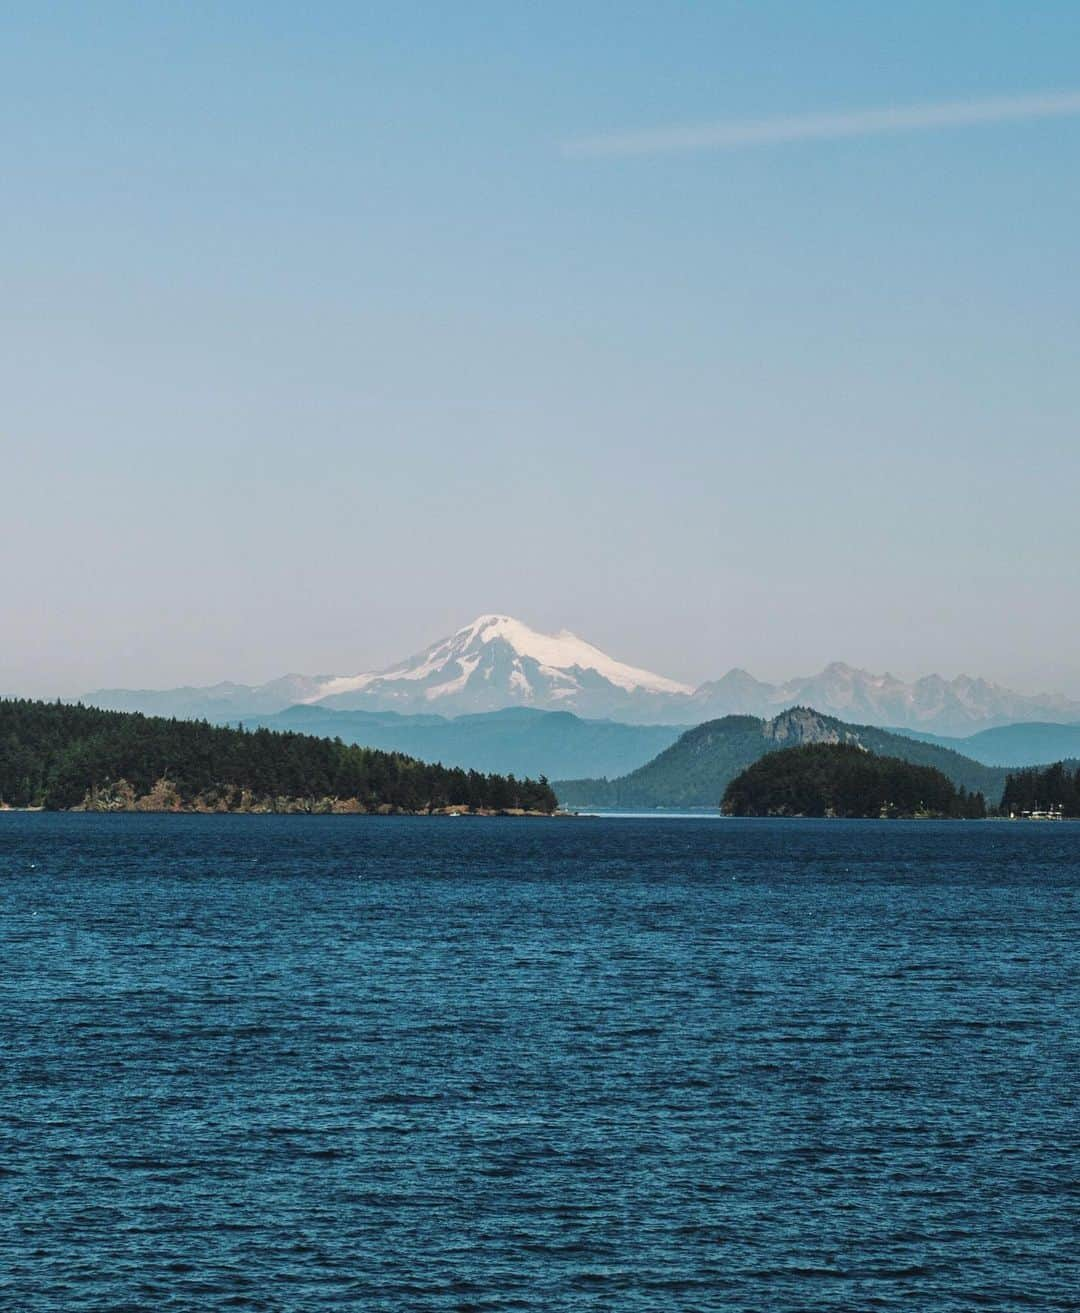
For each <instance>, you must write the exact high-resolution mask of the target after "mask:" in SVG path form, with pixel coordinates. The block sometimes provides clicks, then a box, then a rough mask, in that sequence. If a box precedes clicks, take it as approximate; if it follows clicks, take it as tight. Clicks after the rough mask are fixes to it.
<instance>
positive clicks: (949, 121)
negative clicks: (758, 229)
mask: <svg viewBox="0 0 1080 1313" xmlns="http://www.w3.org/2000/svg"><path fill="white" fill-rule="evenodd" d="M1072 114H1080V91H1053V92H1044V93H1042V94H1040V95H1032V96H999V97H996V98H994V99H990V100H958V101H945V102H944V103H941V102H938V103H934V104H922V105H894V106H891V107H889V108H885V109H862V110H854V111H847V112H845V113H840V114H800V115H791V116H788V117H784V118H767V119H742V120H733V121H726V122H719V123H701V124H698V125H697V126H696V127H694V126H688V127H681V128H656V129H653V130H651V131H645V132H626V133H616V134H613V135H605V136H599V137H582V138H581V139H579V140H577V141H570V142H567V143H566V144H565V145H564V146H563V153H564V154H566V155H570V156H581V157H586V156H603V155H669V154H673V153H675V152H678V151H696V150H740V149H745V148H746V147H749V146H771V145H777V144H779V143H782V142H792V141H836V140H840V139H842V138H845V137H876V136H884V135H886V134H887V133H894V132H918V131H922V130H925V129H929V128H963V127H973V126H975V125H977V124H982V123H1016V122H1020V121H1022V120H1024V119H1051V118H1065V117H1067V116H1069V115H1072Z"/></svg>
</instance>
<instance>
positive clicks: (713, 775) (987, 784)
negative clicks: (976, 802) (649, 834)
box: [554, 707, 1008, 808]
mask: <svg viewBox="0 0 1080 1313" xmlns="http://www.w3.org/2000/svg"><path fill="white" fill-rule="evenodd" d="M812 743H848V744H853V745H854V746H856V747H860V748H865V749H866V750H867V751H868V752H874V753H877V754H878V755H880V756H885V757H899V758H900V759H901V760H902V761H907V762H911V763H912V764H913V765H917V766H933V767H936V768H937V769H938V770H940V771H941V772H942V774H944V775H946V776H947V777H948V778H949V779H950V780H951V781H952V783H953V784H955V785H956V786H957V787H960V786H961V785H962V786H963V787H964V788H965V789H966V790H967V791H968V792H969V793H982V794H983V795H984V797H985V798H986V799H987V801H988V802H989V803H992V804H996V803H997V802H998V800H999V799H1000V797H1001V794H1002V790H1003V789H1004V787H1005V779H1006V776H1007V774H1008V772H1007V771H1006V770H1004V769H1002V768H1000V767H995V766H984V765H982V764H981V763H980V762H976V761H971V760H970V759H969V758H967V757H962V756H961V755H960V754H959V753H957V752H953V751H952V750H951V749H949V748H942V747H939V746H938V745H937V744H935V743H926V742H924V741H923V740H921V739H916V738H911V737H909V736H907V735H904V734H893V733H890V732H889V731H888V730H883V729H879V728H878V727H877V726H874V725H849V724H845V723H844V722H843V721H841V720H837V719H836V718H835V717H834V716H823V715H821V714H820V713H819V712H817V711H814V710H811V709H810V708H807V707H795V708H793V709H791V710H788V711H783V712H781V713H780V715H778V716H774V717H773V718H772V719H771V720H761V719H759V718H758V717H756V716H725V717H723V718H722V719H720V720H711V721H707V722H706V723H705V724H703V725H698V726H697V727H696V728H695V729H691V730H687V731H686V733H685V734H683V735H682V736H681V737H680V738H679V739H678V740H676V742H675V743H673V744H672V745H671V747H669V748H666V749H665V750H664V751H663V752H661V753H660V754H659V756H657V757H656V758H654V759H653V760H652V761H650V762H648V763H647V764H646V765H644V766H641V767H639V768H638V769H637V770H635V771H631V772H630V773H629V774H627V775H624V776H622V777H621V778H619V779H579V780H560V781H557V782H556V783H555V785H554V788H555V793H556V795H557V796H558V799H559V802H560V804H561V805H562V806H564V807H584V808H587V807H717V806H719V805H720V799H721V798H722V797H723V794H724V790H725V789H726V788H727V786H728V784H729V783H730V782H731V780H733V779H734V778H735V777H736V776H737V775H738V774H740V772H742V771H744V770H746V768H747V767H748V766H751V765H752V764H753V763H754V762H756V761H758V760H760V759H761V758H762V757H764V756H765V754H766V753H768V752H776V751H778V750H779V749H781V748H793V747H801V746H804V745H806V744H812Z"/></svg>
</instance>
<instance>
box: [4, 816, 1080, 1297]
mask: <svg viewBox="0 0 1080 1313" xmlns="http://www.w3.org/2000/svg"><path fill="white" fill-rule="evenodd" d="M1078 911H1080V825H1074V824H1059V825H1044V826H1039V825H1038V824H1029V825H1024V824H1014V825H1010V824H1008V823H1001V824H994V823H984V824H963V823H954V824H945V825H934V824H918V823H916V824H905V823H899V822H894V823H891V824H889V823H884V824H880V823H865V824H863V823H843V822H831V823H830V822H796V821H793V822H736V821H733V822H725V821H715V820H702V821H694V820H685V821H679V820H627V819H622V820H586V819H581V820H567V821H530V820H507V821H497V820H471V819H467V818H463V819H459V820H453V821H451V820H445V819H430V820H429V819H423V818H416V819H409V818H404V819H378V818H367V817H319V818H304V817H280V818H274V817H243V816H235V817H153V816H148V817H135V816H116V817H112V816H102V817H91V816H72V815H68V816H44V815H11V814H8V815H0V1307H2V1308H4V1309H12V1310H20V1311H25V1313H37V1311H38V1310H65V1311H66V1310H95V1313H98V1311H103V1310H129V1309H130V1310H136V1309H140V1310H141V1309H152V1310H172V1309H183V1310H188V1309H190V1310H203V1309H226V1308H229V1309H280V1310H324V1309H330V1310H332V1309H337V1308H348V1309H361V1310H394V1311H395V1313H396V1311H397V1310H451V1309H459V1310H465V1309H476V1310H502V1309H522V1310H537V1311H539V1310H543V1311H544V1313H552V1311H557V1310H575V1311H576V1310H600V1309H603V1310H616V1311H618V1313H637V1311H639V1310H640V1311H644V1310H650V1311H652V1310H677V1311H679V1313H682V1311H683V1310H720V1309H732V1310H754V1311H755V1313H757V1311H759V1310H760V1311H762V1313H789V1311H790V1313H813V1310H820V1309H835V1310H853V1311H855V1313H858V1311H860V1310H872V1309H901V1308H902V1309H911V1310H920V1313H939V1311H943V1310H958V1311H959V1310H964V1311H965V1313H966V1311H967V1310H973V1309H989V1310H1001V1311H1002V1313H1006V1311H1012V1310H1017V1309H1021V1308H1025V1307H1026V1308H1032V1309H1038V1310H1064V1309H1076V1308H1077V1307H1078V1285H1077V1282H1078V1273H1077V1263H1076V1256H1075V1245H1076V1241H1077V1230H1078V1227H1077V1223H1078V1220H1080V1217H1078V1206H1080V1195H1078V1186H1077V1162H1078V1157H1080V1155H1078V1150H1080V1108H1078V1099H1077V1079H1078V1077H1077V1072H1078V1066H1080V1063H1078V1058H1080V1053H1078V1039H1080V1016H1078V1010H1077V1009H1078V1003H1080V997H1078V995H1080V981H1078V974H1080V973H1078V958H1077V926H1078Z"/></svg>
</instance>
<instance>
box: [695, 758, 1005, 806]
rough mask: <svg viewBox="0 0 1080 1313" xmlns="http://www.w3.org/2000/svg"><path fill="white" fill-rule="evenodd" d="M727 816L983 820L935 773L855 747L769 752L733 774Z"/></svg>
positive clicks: (973, 801)
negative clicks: (923, 817) (741, 770)
mask: <svg viewBox="0 0 1080 1313" xmlns="http://www.w3.org/2000/svg"><path fill="white" fill-rule="evenodd" d="M721 806H722V809H723V811H725V812H726V813H727V814H728V815H729V816H840V817H848V818H854V817H865V816H871V817H883V818H886V817H888V818H892V817H914V816H928V817H929V816H932V817H944V818H968V819H981V818H982V817H984V816H985V815H986V800H985V799H984V798H983V796H982V794H981V793H973V794H969V793H968V792H967V790H966V789H964V788H962V787H961V788H957V787H956V786H955V785H954V784H953V783H952V781H951V780H950V779H948V777H947V776H946V775H944V774H943V773H942V772H941V771H939V770H935V769H934V767H932V766H916V765H913V764H912V763H911V762H909V761H901V760H900V758H899V757H879V756H877V754H876V753H873V752H867V751H866V749H865V748H861V747H858V746H856V745H855V744H853V743H815V744H808V745H806V746H803V747H798V748H783V749H781V750H780V751H779V752H770V753H768V754H767V755H766V756H764V757H762V758H761V760H760V761H756V762H755V763H754V764H753V765H752V766H749V767H748V768H747V769H746V770H744V771H743V772H742V773H741V774H739V775H737V776H736V777H735V778H734V779H733V780H732V781H731V783H730V784H729V785H728V786H727V788H726V790H725V791H724V799H723V803H722V804H721Z"/></svg>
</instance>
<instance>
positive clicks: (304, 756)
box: [0, 699, 556, 812]
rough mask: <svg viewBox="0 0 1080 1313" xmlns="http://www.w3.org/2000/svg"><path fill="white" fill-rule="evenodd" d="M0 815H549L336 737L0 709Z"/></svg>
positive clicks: (535, 798)
mask: <svg viewBox="0 0 1080 1313" xmlns="http://www.w3.org/2000/svg"><path fill="white" fill-rule="evenodd" d="M0 805H3V806H6V807H30V806H40V807H45V808H46V809H49V810H63V809H70V808H85V809H87V810H94V811H128V810H133V811H207V812H211V811H286V812H293V811H300V812H303V811H308V812H334V811H340V812H369V811H382V812H386V811H408V812H426V811H437V810H445V809H450V808H453V809H457V810H462V811H465V810H469V811H483V812H504V811H509V812H513V811H538V812H551V811H553V810H554V809H555V805H556V803H555V795H554V793H553V792H552V790H551V789H550V787H549V786H548V784H547V781H546V780H545V779H543V777H541V778H540V780H538V781H537V780H531V779H524V780H518V779H515V778H514V777H513V776H512V775H508V776H502V775H482V774H480V773H479V772H477V771H466V770H461V769H447V768H446V767H443V766H431V765H427V764H425V763H424V762H421V761H416V760H415V759H413V758H412V757H406V756H403V755H402V754H400V753H396V752H379V751H376V750H374V749H371V748H361V747H355V746H352V745H349V744H344V743H342V742H341V741H340V740H336V739H323V738H314V737H312V736H309V735H305V734H277V733H272V732H271V731H270V730H264V729H259V730H255V731H253V732H248V731H246V730H242V729H225V728H220V727H217V726H213V725H208V724H206V723H205V722H203V721H185V720H166V719H164V718H162V717H156V716H143V715H139V714H138V713H134V712H123V711H98V710H96V709H93V708H90V707H83V706H65V705H62V704H60V703H46V702H30V701H23V700H14V699H12V700H6V699H5V700H0Z"/></svg>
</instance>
